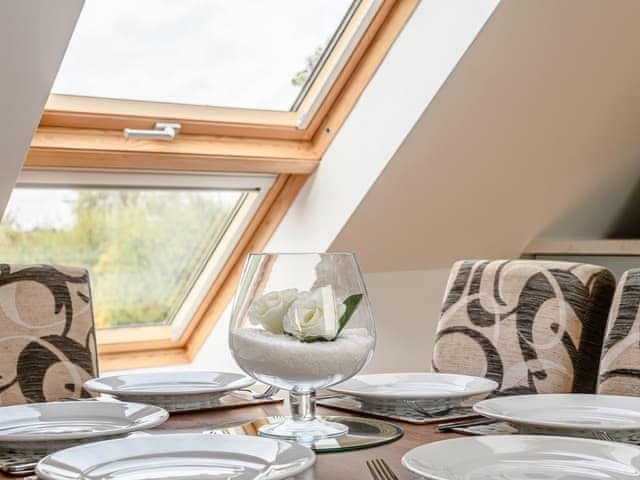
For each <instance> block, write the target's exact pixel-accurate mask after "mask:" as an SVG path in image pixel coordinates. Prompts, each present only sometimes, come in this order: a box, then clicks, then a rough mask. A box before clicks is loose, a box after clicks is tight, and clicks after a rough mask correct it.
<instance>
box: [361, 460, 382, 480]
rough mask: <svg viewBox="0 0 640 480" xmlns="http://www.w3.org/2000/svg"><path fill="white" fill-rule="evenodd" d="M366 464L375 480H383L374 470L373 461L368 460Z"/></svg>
mask: <svg viewBox="0 0 640 480" xmlns="http://www.w3.org/2000/svg"><path fill="white" fill-rule="evenodd" d="M365 463H366V464H367V468H368V469H369V472H370V473H371V477H372V478H373V480H383V479H382V478H380V477H379V476H378V474H377V473H376V471H375V470H374V468H373V465H372V463H371V460H367V461H366V462H365Z"/></svg>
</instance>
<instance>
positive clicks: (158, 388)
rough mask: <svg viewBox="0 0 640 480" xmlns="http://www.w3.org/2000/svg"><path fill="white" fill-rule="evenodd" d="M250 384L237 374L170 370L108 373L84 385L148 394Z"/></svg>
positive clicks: (92, 388) (216, 389) (127, 393)
mask: <svg viewBox="0 0 640 480" xmlns="http://www.w3.org/2000/svg"><path fill="white" fill-rule="evenodd" d="M253 383H255V380H253V379H252V378H250V377H247V376H245V375H240V374H237V373H226V372H205V371H171V372H150V373H127V374H122V375H109V376H104V377H99V378H94V379H91V380H87V381H86V382H85V384H84V387H85V388H86V389H87V390H89V391H90V392H95V393H106V394H110V395H117V396H127V397H133V396H144V397H147V396H150V395H159V396H183V395H199V394H214V393H217V394H223V393H225V392H229V391H231V390H237V389H239V388H246V387H249V386H250V385H252V384H253Z"/></svg>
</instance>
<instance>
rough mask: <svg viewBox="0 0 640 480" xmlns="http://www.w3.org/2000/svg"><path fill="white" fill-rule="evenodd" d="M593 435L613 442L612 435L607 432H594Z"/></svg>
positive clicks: (598, 438)
mask: <svg viewBox="0 0 640 480" xmlns="http://www.w3.org/2000/svg"><path fill="white" fill-rule="evenodd" d="M593 436H594V437H595V438H596V439H597V440H604V441H606V442H613V441H614V440H613V438H611V435H609V434H608V433H607V432H593Z"/></svg>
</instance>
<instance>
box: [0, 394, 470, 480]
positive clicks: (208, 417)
mask: <svg viewBox="0 0 640 480" xmlns="http://www.w3.org/2000/svg"><path fill="white" fill-rule="evenodd" d="M288 413H289V410H288V406H287V405H286V404H284V403H270V404H262V405H256V406H245V407H238V408H229V409H222V410H206V411H199V412H185V413H174V414H171V417H170V418H169V420H167V421H166V422H165V423H164V424H162V425H160V426H158V427H156V428H154V429H153V430H152V431H151V432H157V433H168V432H174V433H181V432H183V433H184V432H194V431H203V430H210V429H212V428H214V427H215V426H216V425H221V424H224V423H228V422H235V421H242V420H251V419H254V418H258V417H264V416H273V415H287V414H288ZM317 413H318V414H319V415H340V416H364V415H356V414H350V413H348V412H343V411H339V410H334V409H329V408H324V407H318V411H317ZM391 422H392V423H394V424H396V425H399V426H401V427H402V428H403V429H404V435H403V436H402V437H401V438H399V439H398V440H395V441H393V442H391V443H387V444H385V445H381V446H378V447H372V448H364V449H360V450H352V451H346V452H337V453H321V454H318V455H317V458H316V463H315V465H314V466H313V469H312V472H311V473H309V474H308V475H307V476H305V480H306V479H307V478H309V479H313V480H342V479H350V480H351V479H352V480H371V474H370V473H369V470H368V469H367V466H366V464H365V462H366V461H367V460H371V459H375V458H382V459H384V460H385V461H386V462H387V463H388V464H389V466H390V467H391V468H392V469H393V471H394V473H395V474H396V475H397V476H398V479H400V480H415V479H416V478H419V477H418V476H417V475H415V474H413V473H411V472H410V471H408V470H406V469H405V468H404V467H403V466H402V465H401V463H400V461H401V459H402V456H403V455H404V454H405V453H406V452H408V451H409V450H411V449H412V448H414V447H417V446H418V445H422V444H425V443H430V442H435V441H438V440H444V439H447V438H454V437H460V436H462V435H460V434H456V433H440V432H436V430H435V425H434V424H430V425H415V424H411V423H406V422H400V421H395V420H393V421H391ZM11 478H12V479H15V478H17V477H8V476H3V475H2V474H0V479H3V480H4V479H11Z"/></svg>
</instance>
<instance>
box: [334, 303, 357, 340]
mask: <svg viewBox="0 0 640 480" xmlns="http://www.w3.org/2000/svg"><path fill="white" fill-rule="evenodd" d="M362 296H363V295H362V294H361V293H356V294H355V295H351V296H350V297H347V299H346V300H345V301H344V302H342V303H344V306H345V307H346V308H345V310H344V313H343V314H342V316H341V317H340V320H339V321H338V322H339V327H338V333H336V338H338V336H339V335H340V332H342V329H343V328H344V327H345V325H346V324H347V322H348V321H349V319H350V318H351V315H353V312H355V311H356V308H358V305H360V301H361V300H362Z"/></svg>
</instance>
